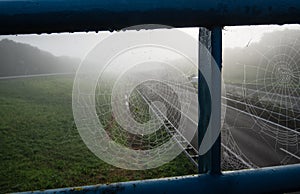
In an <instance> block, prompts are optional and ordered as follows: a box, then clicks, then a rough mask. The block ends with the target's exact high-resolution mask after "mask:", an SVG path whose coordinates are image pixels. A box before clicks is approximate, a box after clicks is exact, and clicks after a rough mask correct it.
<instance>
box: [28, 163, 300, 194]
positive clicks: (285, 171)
mask: <svg viewBox="0 0 300 194" xmlns="http://www.w3.org/2000/svg"><path fill="white" fill-rule="evenodd" d="M299 180H300V164H297V165H289V166H285V167H283V166H280V167H271V168H262V169H257V170H243V171H234V172H227V173H224V174H223V175H211V174H203V175H194V176H184V177H173V178H164V179H154V180H144V181H132V182H124V183H115V184H108V185H95V186H85V187H75V188H65V189H54V190H45V191H36V192H27V193H35V194H38V193H48V194H50V193H51V194H52V193H55V194H60V193H91V194H92V193H99V194H100V193H101V194H112V193H113V194H119V193H122V194H127V193H128V194H129V193H143V194H160V193H161V194H168V193H170V194H174V193H176V194H181V193H182V194H186V193H205V194H209V193H218V194H219V193H231V194H235V193H238V194H239V193H244V194H246V193H251V194H253V193H280V192H283V191H284V192H287V191H297V190H300V184H299V182H300V181H299Z"/></svg>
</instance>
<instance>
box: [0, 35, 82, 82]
mask: <svg viewBox="0 0 300 194" xmlns="http://www.w3.org/2000/svg"><path fill="white" fill-rule="evenodd" d="M79 63H80V60H79V59H76V58H71V57H66V56H62V57H56V56H54V55H52V54H51V53H49V52H46V51H43V50H40V49H38V48H37V47H33V46H31V45H29V44H23V43H17V42H14V41H12V40H9V39H3V40H1V41H0V77H4V76H17V75H33V74H48V73H69V72H75V71H76V69H77V67H78V65H79Z"/></svg>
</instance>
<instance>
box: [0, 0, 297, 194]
mask: <svg viewBox="0 0 300 194" xmlns="http://www.w3.org/2000/svg"><path fill="white" fill-rule="evenodd" d="M182 16H184V17H182ZM146 23H158V24H165V25H171V26H174V27H199V26H204V27H209V28H211V29H212V42H211V44H212V54H213V56H214V58H215V60H216V62H217V64H218V65H219V67H220V68H221V59H222V56H221V53H222V50H221V49H222V45H221V40H222V37H221V28H222V26H225V25H252V24H290V23H300V1H299V0H190V1H186V0H164V1H162V0H127V1H123V0H102V1H97V0H89V1H87V0H73V1H70V0H16V1H11V0H10V1H9V0H3V1H0V26H1V28H0V34H2V35H3V34H23V33H51V32H74V31H99V30H118V29H122V28H124V27H128V26H132V25H137V24H146ZM199 77H200V78H201V76H199ZM199 91H200V90H199ZM220 97H221V96H220ZM199 100H200V103H201V102H202V101H203V100H205V98H204V96H203V94H201V93H200V94H199ZM205 114H208V113H205ZM202 123H203V122H202ZM205 127H206V126H205V124H204V125H203V126H199V130H200V133H204V132H205V130H206V128H205ZM200 139H201V136H200V138H199V140H200ZM220 142H221V140H220V138H219V139H218V140H217V141H216V143H215V145H214V146H213V147H212V149H211V150H210V151H209V152H208V153H207V154H206V155H204V156H203V157H200V160H199V172H200V173H207V174H201V175H196V176H186V177H174V178H167V179H156V180H141V181H134V182H126V183H116V184H111V185H96V186H86V187H77V188H64V189H55V190H48V191H37V193H39V192H46V193H86V192H87V193H151V194H152V193H200V192H202V193H266V192H268V193H274V192H289V191H299V190H300V164H297V165H288V166H280V167H270V168H262V169H256V170H244V171H235V172H227V173H221V172H220V146H221V145H220Z"/></svg>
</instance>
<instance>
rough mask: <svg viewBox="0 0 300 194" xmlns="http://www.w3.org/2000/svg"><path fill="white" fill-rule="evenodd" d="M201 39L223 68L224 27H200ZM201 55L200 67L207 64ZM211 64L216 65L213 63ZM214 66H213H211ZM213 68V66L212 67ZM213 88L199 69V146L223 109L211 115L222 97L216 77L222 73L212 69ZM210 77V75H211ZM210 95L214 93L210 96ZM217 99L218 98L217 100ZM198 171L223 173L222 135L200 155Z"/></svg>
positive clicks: (219, 117)
mask: <svg viewBox="0 0 300 194" xmlns="http://www.w3.org/2000/svg"><path fill="white" fill-rule="evenodd" d="M199 41H200V42H201V44H204V45H205V46H206V47H207V48H208V49H209V50H210V52H211V53H212V56H213V58H214V59H215V62H216V65H218V68H219V70H220V71H221V68H222V28H221V27H214V28H213V29H212V30H211V31H209V30H208V29H205V28H200V29H199ZM199 49H201V47H200V48H199ZM201 62H202V60H201V56H199V69H201V67H200V66H201V65H207V64H202V63H201ZM211 65H215V63H212V64H211ZM211 68H212V67H211ZM212 69H213V68H212ZM211 74H212V75H211V79H212V80H211V83H212V85H211V87H210V88H211V89H213V90H212V91H209V87H208V86H207V83H206V80H205V79H204V77H203V75H202V73H201V72H200V71H199V76H198V77H199V78H198V79H199V81H198V91H199V94H198V101H199V124H198V131H199V132H198V140H199V142H198V143H199V146H200V144H201V141H202V139H203V137H204V135H205V133H206V132H207V130H209V129H207V127H208V123H209V120H210V119H214V120H216V121H217V122H218V121H219V120H221V110H220V111H218V112H217V115H211V108H212V106H211V105H212V103H219V104H218V105H217V106H218V107H221V103H220V101H219V99H221V91H220V89H221V82H220V80H221V79H220V78H219V79H216V78H215V76H220V75H221V74H215V72H214V71H213V70H212V71H211ZM209 77H210V76H209ZM216 90H218V91H216ZM210 95H213V97H212V96H210ZM216 99H217V100H216ZM219 127H221V125H220V126H219ZM198 171H199V173H211V174H220V173H221V136H220V135H219V138H218V139H217V141H216V142H215V143H214V145H213V146H212V148H211V150H210V151H208V152H207V153H206V154H204V155H202V156H201V155H200V156H199V161H198Z"/></svg>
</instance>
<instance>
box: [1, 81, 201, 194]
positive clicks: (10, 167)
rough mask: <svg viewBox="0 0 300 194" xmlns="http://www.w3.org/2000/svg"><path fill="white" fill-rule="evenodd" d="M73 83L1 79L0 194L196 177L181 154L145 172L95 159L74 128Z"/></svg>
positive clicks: (194, 171)
mask: <svg viewBox="0 0 300 194" xmlns="http://www.w3.org/2000/svg"><path fill="white" fill-rule="evenodd" d="M72 84H73V77H71V76H65V77H63V76H57V77H36V78H27V79H14V80H0V94H1V95H0V158H1V162H0V193H6V192H16V191H29V190H43V189H52V188H60V187H71V186H82V185H91V184H101V183H111V182H119V181H129V180H137V179H150V178H157V177H168V176H177V175H186V174H193V173H196V169H195V168H194V167H193V166H192V164H191V163H190V162H189V161H188V160H187V159H186V158H185V156H184V155H180V156H178V157H177V158H176V159H174V160H173V161H171V162H169V163H168V164H166V165H164V166H161V167H159V168H156V169H151V170H147V171H129V170H123V169H119V168H116V167H113V166H111V165H109V164H106V163H105V162H103V161H101V160H100V159H99V158H97V157H96V156H94V155H93V154H92V153H91V152H90V151H89V150H88V148H87V147H86V146H85V144H84V143H83V142H82V140H81V138H80V136H79V134H78V132H77V130H76V126H75V124H74V120H73V115H72Z"/></svg>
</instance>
